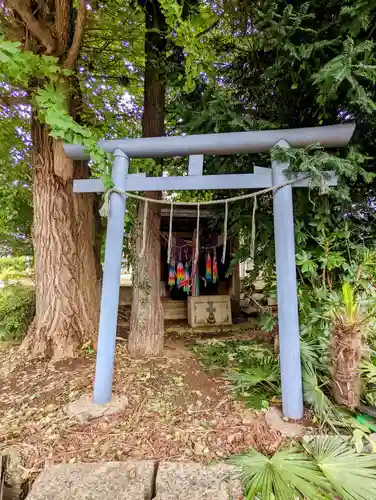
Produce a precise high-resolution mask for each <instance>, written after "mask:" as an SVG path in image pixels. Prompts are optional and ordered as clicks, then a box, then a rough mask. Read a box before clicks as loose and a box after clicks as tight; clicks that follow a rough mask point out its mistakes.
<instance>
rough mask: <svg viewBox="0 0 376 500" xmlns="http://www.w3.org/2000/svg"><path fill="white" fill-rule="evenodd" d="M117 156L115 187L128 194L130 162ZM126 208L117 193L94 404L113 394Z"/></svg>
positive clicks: (112, 203)
mask: <svg viewBox="0 0 376 500" xmlns="http://www.w3.org/2000/svg"><path fill="white" fill-rule="evenodd" d="M114 157H115V159H114V163H113V167H112V181H113V183H114V188H115V189H119V190H120V191H125V189H126V183H127V174H128V168H129V159H128V157H127V155H126V154H125V153H123V151H121V150H120V149H115V151H114ZM125 208H126V196H125V195H123V194H119V193H116V192H114V193H113V194H112V195H111V196H110V200H109V217H108V220H107V233H106V251H105V259H104V266H103V284H102V296H101V314H100V320H99V332H98V348H97V363H96V368H95V382H94V395H93V402H94V404H105V403H108V402H109V401H110V400H111V395H112V379H113V373H114V362H115V345H116V329H117V315H118V306H119V293H120V273H121V258H122V253H123V238H124V217H125Z"/></svg>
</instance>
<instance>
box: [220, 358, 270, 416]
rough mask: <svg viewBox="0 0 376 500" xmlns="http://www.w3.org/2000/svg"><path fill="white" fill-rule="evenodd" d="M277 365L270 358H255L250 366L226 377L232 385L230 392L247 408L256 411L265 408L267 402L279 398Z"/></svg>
mask: <svg viewBox="0 0 376 500" xmlns="http://www.w3.org/2000/svg"><path fill="white" fill-rule="evenodd" d="M279 370H280V368H279V363H278V361H277V360H276V359H275V358H274V357H272V356H269V357H263V358H261V359H257V358H255V359H254V361H253V362H252V365H249V366H248V367H244V368H243V369H242V370H241V371H233V372H230V373H229V374H228V375H227V379H228V380H230V381H231V383H232V391H233V392H234V393H235V394H236V395H237V396H238V397H240V398H241V399H244V400H245V401H246V403H247V406H250V407H252V408H256V409H262V408H266V407H268V405H269V403H268V402H269V400H270V399H274V400H276V399H277V398H278V397H279V396H280V372H279Z"/></svg>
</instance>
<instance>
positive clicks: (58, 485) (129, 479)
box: [27, 461, 155, 500]
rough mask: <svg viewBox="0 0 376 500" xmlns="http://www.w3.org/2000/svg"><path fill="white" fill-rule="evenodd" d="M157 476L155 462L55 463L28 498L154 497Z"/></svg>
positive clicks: (112, 499) (129, 499)
mask: <svg viewBox="0 0 376 500" xmlns="http://www.w3.org/2000/svg"><path fill="white" fill-rule="evenodd" d="M154 476H155V462H153V461H128V462H106V463H84V464H59V465H53V466H52V467H49V468H47V469H45V470H44V471H43V472H42V473H41V474H40V475H39V476H38V477H37V479H36V481H35V483H34V485H33V487H32V489H31V492H30V493H29V495H28V496H27V500H151V498H152V496H153V488H154V481H155V478H154Z"/></svg>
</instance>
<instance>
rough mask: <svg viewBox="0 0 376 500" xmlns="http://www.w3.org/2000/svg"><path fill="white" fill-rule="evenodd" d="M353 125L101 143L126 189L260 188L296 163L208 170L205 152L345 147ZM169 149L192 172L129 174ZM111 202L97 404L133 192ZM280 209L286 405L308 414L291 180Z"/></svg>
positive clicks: (85, 182)
mask: <svg viewBox="0 0 376 500" xmlns="http://www.w3.org/2000/svg"><path fill="white" fill-rule="evenodd" d="M354 129H355V125H354V124H353V123H347V124H341V125H330V126H323V127H311V128H300V129H286V130H265V131H255V132H234V133H225V134H206V135H192V136H175V137H152V138H142V139H120V140H106V141H100V142H99V143H98V145H99V146H100V147H101V148H102V149H103V150H104V151H105V152H107V153H113V155H114V157H115V159H114V163H113V168H112V180H113V183H114V188H115V189H117V190H119V191H179V190H200V189H204V190H209V189H244V188H249V189H255V188H268V187H272V186H279V185H281V184H284V183H286V182H287V181H288V180H289V178H287V177H286V175H285V172H284V171H285V170H286V169H288V168H289V164H288V163H281V162H278V161H275V162H272V168H271V169H268V168H262V167H255V168H254V173H253V174H221V175H203V155H204V154H206V155H224V154H232V153H262V152H265V151H268V150H270V149H271V148H273V147H274V146H280V147H289V146H291V147H295V148H297V147H304V146H308V145H311V144H320V145H321V146H322V147H327V148H338V147H342V146H345V145H346V144H347V143H348V142H349V140H350V139H351V136H352V135H353V132H354ZM65 152H66V154H67V155H68V156H69V157H70V158H72V159H74V160H84V159H89V156H88V154H87V153H86V152H85V150H84V148H83V147H82V146H79V145H73V144H69V145H65ZM166 156H170V157H171V156H189V169H188V170H189V172H188V174H189V175H188V176H179V177H146V175H145V174H128V168H129V160H130V159H131V158H157V157H166ZM328 174H329V176H328V181H327V182H328V184H329V185H332V186H333V185H336V184H337V178H336V177H335V175H334V173H333V172H328ZM295 178H296V182H294V186H295V187H307V186H308V185H309V179H308V178H307V177H306V174H305V173H304V174H303V173H297V174H296V177H295ZM73 191H74V192H75V193H94V192H97V193H98V192H104V191H105V187H104V185H103V182H102V181H101V180H100V179H81V180H75V181H73ZM109 205H110V206H109V216H108V222H107V234H106V248H105V260H104V269H103V284H102V297H101V309H100V320H99V333H98V351H97V360H96V372H95V382H94V395H93V400H94V404H105V403H108V402H110V400H111V396H112V381H113V369H114V358H115V342H116V329H117V313H118V305H119V290H120V270H121V260H122V251H123V237H124V216H125V209H126V196H125V195H122V194H119V193H116V192H114V193H112V195H111V199H110V202H109ZM273 217H274V238H275V255H276V269H277V298H278V325H279V338H280V370H281V385H282V404H283V413H284V415H285V416H286V417H288V418H292V419H300V418H302V416H303V395H302V377H301V366H300V341H299V319H298V298H297V284H296V264H295V240H294V215H293V204H292V184H288V185H284V186H283V187H281V188H279V189H276V190H275V191H274V192H273Z"/></svg>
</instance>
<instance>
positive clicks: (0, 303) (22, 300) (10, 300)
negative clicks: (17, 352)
mask: <svg viewBox="0 0 376 500" xmlns="http://www.w3.org/2000/svg"><path fill="white" fill-rule="evenodd" d="M34 314H35V292H34V289H33V288H30V287H26V286H22V285H10V286H7V287H6V288H4V289H0V341H1V340H3V341H4V340H7V341H9V340H17V341H20V340H22V339H23V338H24V336H25V335H26V332H27V329H28V327H29V325H30V322H31V321H32V319H33V317H34Z"/></svg>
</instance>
